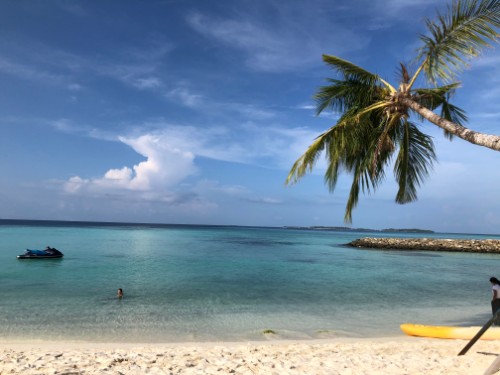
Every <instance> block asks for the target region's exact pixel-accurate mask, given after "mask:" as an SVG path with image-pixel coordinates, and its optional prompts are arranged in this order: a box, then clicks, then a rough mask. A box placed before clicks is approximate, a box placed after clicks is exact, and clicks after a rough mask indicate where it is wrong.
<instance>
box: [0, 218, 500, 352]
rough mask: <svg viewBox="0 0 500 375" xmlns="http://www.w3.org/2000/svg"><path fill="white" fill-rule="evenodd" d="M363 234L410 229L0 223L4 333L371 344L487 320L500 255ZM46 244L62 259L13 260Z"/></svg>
mask: <svg viewBox="0 0 500 375" xmlns="http://www.w3.org/2000/svg"><path fill="white" fill-rule="evenodd" d="M35 224H36V225H35ZM366 236H387V237H395V236H405V237H418V236H419V235H417V234H402V233H398V234H394V233H387V234H382V233H357V232H326V231H325V232H324V231H309V230H293V229H281V228H247V227H217V226H215V227H210V226H178V225H174V226H161V225H149V226H148V225H110V224H93V225H90V224H88V223H61V222H44V223H32V222H8V221H1V222H0V238H1V242H0V282H1V287H0V293H1V294H0V337H2V338H6V339H14V338H15V339H44V340H62V339H65V340H68V339H70V340H88V341H129V342H172V341H217V340H259V339H266V338H269V335H267V336H266V335H265V334H263V331H264V330H266V329H272V330H274V331H275V332H276V333H277V335H276V336H274V337H276V338H294V339H295V338H323V337H337V336H352V337H370V336H392V335H400V334H401V333H400V331H399V324H401V323H404V322H416V323H424V324H458V325H468V324H478V325H479V324H483V323H484V322H486V320H488V319H489V317H490V305H489V304H490V302H489V301H490V293H491V292H490V284H489V282H488V279H489V277H490V276H497V277H498V276H500V255H495V254H461V253H438V252H420V251H416V252H404V251H394V250H391V251H382V250H362V249H356V248H349V247H345V246H343V245H344V244H345V243H347V242H349V241H351V240H353V239H356V238H360V237H366ZM420 236H423V237H438V238H500V237H498V236H496V237H495V236H484V235H458V234H432V235H429V234H425V235H420ZM47 245H50V246H53V247H56V248H58V249H59V250H61V251H63V252H64V254H65V257H64V258H63V259H59V260H42V261H40V260H18V259H16V255H18V254H21V253H23V251H24V249H26V248H44V247H45V246H47ZM120 287H121V288H123V290H124V293H125V297H124V298H123V299H122V300H118V299H117V298H116V290H117V289H118V288H120Z"/></svg>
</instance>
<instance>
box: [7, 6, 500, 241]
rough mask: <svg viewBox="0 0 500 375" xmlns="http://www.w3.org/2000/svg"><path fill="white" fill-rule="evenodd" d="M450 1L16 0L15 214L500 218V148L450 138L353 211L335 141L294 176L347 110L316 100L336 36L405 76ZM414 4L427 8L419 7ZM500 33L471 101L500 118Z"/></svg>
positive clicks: (10, 57)
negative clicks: (330, 181)
mask: <svg viewBox="0 0 500 375" xmlns="http://www.w3.org/2000/svg"><path fill="white" fill-rule="evenodd" d="M447 3H448V2H447V1H435V0H411V1H410V0H336V1H331V0H309V1H298V0H212V1H206V0H163V1H162V0H148V1H139V0H136V1H129V0H120V1H118V0H110V1H98V0H87V1H83V0H81V1H79V0H71V1H70V0H66V1H63V0H50V1H42V0H38V1H36V0H33V1H4V2H1V3H0V82H1V90H0V171H1V173H2V178H1V179H0V218H2V219H40V220H76V221H113V222H140V223H167V224H168V223H171V224H209V225H248V226H278V227H279V226H351V227H353V228H373V229H384V228H421V229H430V230H434V231H438V232H461V233H491V234H499V233H500V199H499V192H500V189H499V188H498V186H499V185H500V168H498V166H499V165H500V153H498V152H495V151H492V150H489V149H486V148H484V147H479V146H475V145H472V144H470V143H467V142H465V141H463V140H460V139H455V140H453V141H452V142H450V141H449V140H447V139H445V138H444V137H443V135H442V131H441V130H440V129H438V128H437V127H436V126H434V125H432V124H429V123H421V125H420V127H421V130H422V131H424V132H425V133H427V134H429V135H431V136H432V137H433V140H434V143H435V145H436V152H437V159H438V162H437V163H436V164H435V165H434V168H433V171H432V172H431V173H430V176H429V177H428V178H427V179H426V180H425V182H424V183H423V185H422V186H421V188H420V189H419V193H418V197H419V199H418V201H417V202H414V203H410V204H406V205H398V204H396V203H395V201H394V198H395V195H396V188H397V186H396V183H395V179H394V176H393V173H392V171H391V170H389V171H387V173H386V179H385V182H384V183H383V185H382V186H381V187H380V188H379V189H378V190H377V191H376V192H375V193H373V192H372V193H371V194H368V195H363V196H361V197H360V200H359V204H358V207H357V208H356V210H355V211H354V213H353V222H352V224H345V223H344V221H343V218H344V211H345V204H346V199H347V195H348V190H349V186H350V179H349V178H350V176H348V175H343V176H342V177H341V178H340V180H339V183H338V186H337V189H336V190H335V192H334V193H333V194H332V193H330V192H329V191H328V188H327V187H326V186H325V184H324V180H323V173H324V170H325V166H326V164H325V162H324V159H321V160H320V161H319V162H318V164H317V166H316V169H315V170H314V171H313V172H312V173H311V174H309V175H307V176H305V177H304V178H303V179H302V180H301V181H300V182H299V183H297V184H295V185H292V186H286V185H285V179H286V177H287V174H288V172H289V170H290V168H291V166H292V165H293V163H294V161H295V160H296V159H297V158H298V157H300V155H301V154H302V153H303V152H304V151H305V150H306V149H307V147H308V145H309V144H311V143H312V141H313V140H314V138H315V137H316V136H318V135H319V134H320V133H322V132H323V131H324V130H326V129H328V128H329V127H330V126H332V125H334V124H335V121H336V119H337V118H338V114H336V113H326V112H325V113H323V114H321V115H320V116H317V115H316V112H315V102H314V100H313V96H314V93H315V92H316V91H317V89H318V88H319V87H320V86H322V85H324V84H325V83H326V79H327V78H332V77H334V76H335V75H334V72H333V71H332V70H331V69H329V68H328V67H327V66H326V65H325V64H324V63H323V61H322V54H331V55H335V56H339V57H341V58H343V59H347V60H349V61H352V62H353V63H355V64H357V65H359V66H362V67H363V68H365V69H366V70H369V71H371V72H373V73H376V74H379V75H380V76H381V77H383V78H384V79H386V80H387V81H389V82H391V83H393V84H394V85H397V84H398V82H397V80H396V72H397V68H398V66H399V63H400V62H403V63H411V61H412V58H413V57H414V56H415V51H416V49H417V48H418V47H419V46H420V44H419V39H418V37H419V35H420V34H422V33H425V32H426V31H425V23H424V19H425V18H426V17H428V18H434V15H435V14H436V11H437V10H444V9H445V8H446V4H447ZM409 15H410V16H409ZM499 71H500V48H498V47H497V48H494V49H490V50H488V51H486V52H485V53H484V54H483V55H482V56H480V57H479V58H477V59H475V60H473V61H472V62H471V65H470V67H469V68H468V69H467V70H466V71H464V72H463V73H462V74H461V75H460V77H459V79H460V81H461V82H462V87H461V88H460V89H459V90H458V91H457V92H456V95H455V96H454V98H453V103H454V104H456V105H458V106H459V107H461V108H463V109H464V110H465V111H466V112H467V114H468V116H469V122H468V126H469V127H470V128H472V129H474V130H476V131H481V132H485V133H490V134H500V133H499V131H498V124H499V122H500V121H499V120H500V107H499V103H500V74H499Z"/></svg>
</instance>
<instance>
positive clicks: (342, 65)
mask: <svg viewBox="0 0 500 375" xmlns="http://www.w3.org/2000/svg"><path fill="white" fill-rule="evenodd" d="M426 25H427V28H428V29H429V32H430V36H424V35H422V36H421V37H420V39H421V41H422V42H423V46H422V47H421V48H420V49H419V50H418V51H417V52H418V53H417V57H416V59H415V62H416V64H417V66H418V68H417V69H416V72H415V74H414V75H413V76H410V74H409V70H408V68H407V67H406V66H405V65H404V64H400V69H399V73H400V78H399V80H400V83H399V85H398V86H397V88H396V87H394V86H392V85H390V84H389V83H388V82H386V81H385V80H383V79H382V78H381V77H380V76H378V75H376V74H373V73H370V72H368V71H366V70H364V69H362V68H361V67H359V66H357V65H355V64H353V63H351V62H349V61H346V60H343V59H341V58H339V57H336V56H331V55H323V60H324V61H325V63H326V64H328V65H329V66H330V67H331V68H333V69H334V70H335V71H336V72H337V73H338V75H339V78H330V79H328V81H329V85H328V86H324V87H320V89H319V90H318V92H317V93H316V95H315V100H316V102H317V114H320V113H321V112H323V111H324V110H332V111H338V113H339V114H340V118H339V120H338V121H337V123H336V124H335V125H334V126H332V127H331V128H330V129H328V130H327V131H325V132H324V133H323V134H321V135H319V136H318V137H317V138H316V139H315V141H314V142H313V143H312V144H311V145H310V146H309V148H308V149H307V151H306V152H305V153H304V154H303V155H302V156H301V157H300V158H299V159H298V160H297V161H296V162H295V164H294V165H293V167H292V169H291V170H290V173H289V175H288V178H287V180H286V184H292V183H296V182H297V181H298V180H299V179H301V178H302V177H303V176H304V175H305V174H306V173H307V172H310V171H311V170H312V169H313V167H314V165H315V163H316V161H317V160H318V158H319V156H320V155H321V154H322V153H323V152H325V154H326V158H327V161H328V168H327V170H326V172H325V182H326V184H327V185H328V187H329V189H330V191H332V192H333V190H334V189H335V186H336V183H337V179H338V176H339V174H340V173H341V172H343V171H345V172H347V173H350V174H352V175H353V181H352V184H351V189H350V194H349V198H348V200H347V205H346V211H345V217H344V220H345V221H346V222H352V210H353V209H354V208H355V207H356V205H357V203H358V197H359V192H360V191H362V192H370V191H371V190H376V188H377V187H378V186H379V184H380V182H381V181H382V180H383V179H384V176H385V169H386V167H387V166H388V165H389V164H390V162H391V160H392V159H393V156H394V155H396V158H395V162H394V174H395V177H396V180H397V183H398V185H399V189H398V192H397V194H396V202H397V203H400V204H404V203H408V202H412V201H415V200H416V199H417V188H418V187H419V186H420V184H421V182H422V181H423V179H424V178H425V177H427V175H428V174H429V171H430V169H431V168H432V165H433V162H434V161H435V159H436V157H435V152H434V144H433V142H432V139H431V137H430V136H428V135H426V134H424V133H422V132H421V131H420V130H419V128H418V125H417V124H416V123H415V122H414V121H412V120H411V115H414V116H415V115H416V117H417V119H420V120H424V119H426V120H428V121H430V122H431V123H433V124H435V125H437V126H438V127H440V128H442V129H443V130H444V133H445V136H447V137H448V138H450V139H451V138H453V137H454V136H457V137H459V138H462V139H464V140H466V141H468V142H471V143H473V144H476V145H480V146H484V147H488V148H490V149H492V150H496V151H500V136H497V135H488V134H482V133H478V132H475V131H473V130H471V129H468V128H466V127H464V125H463V124H464V123H465V122H466V120H467V117H466V115H465V112H464V111H463V110H461V109H460V108H458V107H456V106H454V105H453V104H451V103H450V97H451V96H452V95H453V93H454V92H455V90H456V89H457V88H458V87H459V84H460V83H459V82H456V81H454V79H455V77H456V75H457V73H459V72H460V71H461V69H463V68H464V67H465V66H466V64H467V62H468V61H469V60H470V58H472V57H474V56H477V55H479V53H480V52H481V50H482V49H483V48H484V47H489V46H491V42H495V41H497V39H498V34H497V32H496V31H495V28H498V27H500V2H499V1H498V0H455V1H453V3H452V5H451V7H449V8H448V11H447V14H445V15H441V14H439V13H438V17H437V20H436V21H430V20H428V19H427V20H426ZM421 75H424V76H425V78H426V82H428V83H429V87H426V88H415V87H414V86H415V83H416V82H417V78H420V76H421ZM437 110H440V114H439V115H438V114H436V113H435V112H434V111H437Z"/></svg>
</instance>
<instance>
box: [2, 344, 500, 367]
mask: <svg viewBox="0 0 500 375" xmlns="http://www.w3.org/2000/svg"><path fill="white" fill-rule="evenodd" d="M466 343H467V341H463V340H439V339H421V338H413V337H395V338H384V339H329V340H315V341H293V342H288V341H276V342H248V343H225V342H224V343H183V344H119V343H109V344H103V343H95V344H93V343H76V342H36V343H33V342H29V343H28V342H0V374H2V375H4V374H65V375H70V374H75V375H76V374H117V375H118V374H276V375H283V374H308V375H314V374H328V375H334V374H345V375H351V374H352V375H359V374H398V375H400V374H454V375H458V374H464V375H474V374H483V373H484V371H485V370H486V369H487V368H488V367H489V366H490V365H491V363H492V362H493V361H494V360H495V358H496V356H497V355H499V354H500V341H479V342H477V343H476V344H475V345H474V346H473V347H472V348H471V349H470V351H469V352H468V353H467V354H466V355H464V356H460V357H459V356H457V353H458V352H459V351H460V350H461V349H462V348H463V347H464V346H465V344H466Z"/></svg>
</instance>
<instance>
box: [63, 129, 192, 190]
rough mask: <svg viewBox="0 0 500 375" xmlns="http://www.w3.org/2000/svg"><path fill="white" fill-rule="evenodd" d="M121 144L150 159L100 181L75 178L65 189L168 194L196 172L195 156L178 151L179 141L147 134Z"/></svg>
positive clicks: (127, 139)
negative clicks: (169, 190) (177, 142)
mask: <svg viewBox="0 0 500 375" xmlns="http://www.w3.org/2000/svg"><path fill="white" fill-rule="evenodd" d="M120 141H121V142H123V143H124V144H126V145H128V146H130V147H131V148H133V149H134V150H135V151H136V152H137V153H139V154H141V155H143V156H144V157H145V158H146V160H145V161H142V162H140V163H139V164H137V165H134V166H133V167H132V168H129V167H123V168H121V169H116V168H115V169H110V170H108V171H107V172H106V173H105V174H104V176H103V177H100V178H93V179H83V178H81V177H79V176H74V177H72V178H70V179H69V180H68V181H67V182H66V184H65V190H66V191H67V192H69V193H76V192H105V191H107V190H110V191H116V190H129V191H144V192H148V191H153V192H154V191H164V190H166V189H168V188H171V187H173V186H175V185H176V184H178V183H179V182H181V181H182V180H184V179H185V178H186V177H188V176H190V175H192V174H194V173H196V168H195V166H194V155H193V154H192V153H191V152H189V151H185V150H182V149H180V148H178V147H177V145H176V143H175V139H169V138H167V137H159V136H155V135H151V134H147V135H143V136H140V137H137V138H125V137H120Z"/></svg>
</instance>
